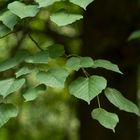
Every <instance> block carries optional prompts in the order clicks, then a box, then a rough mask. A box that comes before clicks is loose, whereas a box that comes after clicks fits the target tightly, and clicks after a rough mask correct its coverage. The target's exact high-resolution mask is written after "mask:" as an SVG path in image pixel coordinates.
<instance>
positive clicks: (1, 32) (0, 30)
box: [0, 24, 11, 37]
mask: <svg viewBox="0 0 140 140" xmlns="http://www.w3.org/2000/svg"><path fill="white" fill-rule="evenodd" d="M10 31H11V30H10V29H9V28H7V27H6V26H5V25H3V24H0V37H4V36H6V35H7V34H9V33H10Z"/></svg>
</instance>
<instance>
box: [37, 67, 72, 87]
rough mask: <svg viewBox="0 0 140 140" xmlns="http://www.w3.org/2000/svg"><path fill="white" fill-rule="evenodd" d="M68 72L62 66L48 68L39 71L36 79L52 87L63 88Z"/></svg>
mask: <svg viewBox="0 0 140 140" xmlns="http://www.w3.org/2000/svg"><path fill="white" fill-rule="evenodd" d="M68 75H69V73H68V71H66V70H65V69H63V68H56V69H50V70H49V71H47V72H39V73H38V74H37V79H38V80H39V82H40V83H42V84H45V85H47V86H50V87H54V88H64V84H65V81H66V78H67V77H68Z"/></svg>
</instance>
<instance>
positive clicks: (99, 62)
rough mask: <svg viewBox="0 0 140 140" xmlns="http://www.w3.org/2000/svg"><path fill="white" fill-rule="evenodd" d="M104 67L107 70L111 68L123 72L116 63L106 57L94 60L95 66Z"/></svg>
mask: <svg viewBox="0 0 140 140" xmlns="http://www.w3.org/2000/svg"><path fill="white" fill-rule="evenodd" d="M98 67H99V68H104V69H107V70H111V71H114V72H117V73H120V74H123V73H122V72H121V71H120V70H119V67H118V66H117V65H116V64H113V63H111V62H110V61H108V60H104V59H98V60H95V61H94V65H93V68H98Z"/></svg>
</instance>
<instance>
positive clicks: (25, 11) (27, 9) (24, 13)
mask: <svg viewBox="0 0 140 140" xmlns="http://www.w3.org/2000/svg"><path fill="white" fill-rule="evenodd" d="M8 9H9V10H10V11H11V12H12V13H14V14H15V15H17V16H18V17H20V18H21V19H22V18H25V17H34V16H35V15H36V14H37V13H38V12H39V8H38V6H37V5H25V4H24V3H21V2H19V1H14V2H12V3H10V4H8Z"/></svg>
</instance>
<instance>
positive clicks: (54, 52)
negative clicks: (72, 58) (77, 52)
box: [48, 44, 65, 58]
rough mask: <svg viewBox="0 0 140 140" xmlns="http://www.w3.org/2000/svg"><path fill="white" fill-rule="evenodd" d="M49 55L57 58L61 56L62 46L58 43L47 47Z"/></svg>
mask: <svg viewBox="0 0 140 140" xmlns="http://www.w3.org/2000/svg"><path fill="white" fill-rule="evenodd" d="M48 53H49V57H51V58H57V57H60V56H62V55H63V54H64V53H65V50H64V47H63V46H62V45H59V44H54V45H52V46H49V47H48Z"/></svg>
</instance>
